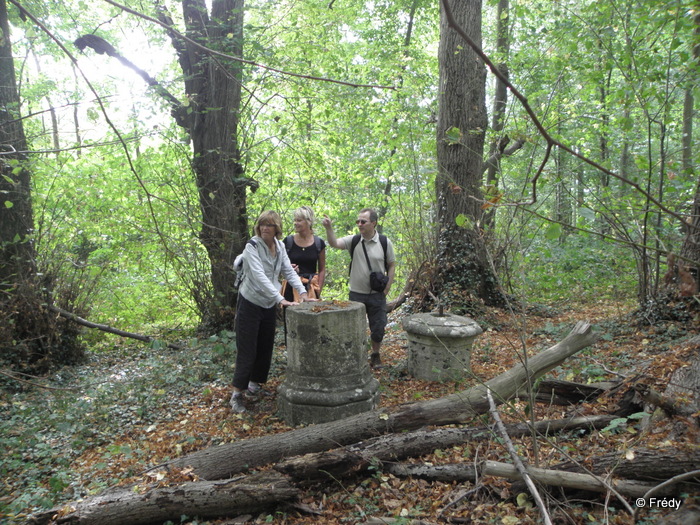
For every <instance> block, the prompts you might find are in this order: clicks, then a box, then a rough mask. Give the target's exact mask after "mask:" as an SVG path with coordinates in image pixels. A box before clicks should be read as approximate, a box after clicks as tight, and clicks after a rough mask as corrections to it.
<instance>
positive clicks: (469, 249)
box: [436, 0, 505, 310]
mask: <svg viewBox="0 0 700 525" xmlns="http://www.w3.org/2000/svg"><path fill="white" fill-rule="evenodd" d="M452 4H453V13H452V14H453V16H454V21H455V23H457V24H458V25H459V26H461V27H462V28H463V29H464V30H465V32H466V33H467V34H468V35H469V36H470V38H471V39H472V40H473V41H474V42H475V43H476V44H477V45H481V1H480V0H474V1H471V2H452ZM441 6H442V4H441ZM438 60H439V65H440V99H439V110H438V122H437V159H438V175H437V179H436V192H437V205H438V223H439V226H440V233H439V239H438V242H439V250H438V265H437V267H438V278H437V280H436V292H437V295H438V296H439V298H440V300H441V302H442V303H443V304H446V305H452V306H453V308H455V309H456V310H459V307H460V306H466V307H468V306H469V305H473V304H474V303H475V302H476V300H481V301H484V302H485V303H486V304H487V305H492V306H502V305H504V304H505V297H504V295H503V293H502V292H501V290H500V287H499V283H498V279H497V277H496V275H495V274H494V273H493V271H492V269H491V265H490V262H489V257H488V254H487V251H486V246H485V243H484V239H483V237H482V235H481V230H482V222H481V221H482V214H483V212H482V208H481V205H482V202H483V195H482V193H481V189H480V188H481V185H482V173H483V154H484V135H485V132H486V128H487V126H488V120H487V114H486V102H485V97H486V94H485V81H486V69H485V66H484V64H483V62H481V61H480V60H479V59H478V57H477V56H476V54H475V53H474V52H473V51H472V49H471V48H470V47H469V46H468V45H467V44H466V43H465V42H464V41H462V39H461V38H460V36H459V35H458V34H457V33H456V32H455V31H454V30H453V29H452V28H451V27H450V25H449V21H448V18H447V16H446V13H445V8H444V6H442V9H441V21H440V48H439V52H438Z"/></svg>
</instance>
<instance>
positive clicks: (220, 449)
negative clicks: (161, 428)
mask: <svg viewBox="0 0 700 525" xmlns="http://www.w3.org/2000/svg"><path fill="white" fill-rule="evenodd" d="M595 340H596V335H595V334H594V333H593V332H592V331H591V327H590V325H589V324H588V323H581V322H580V323H578V324H577V325H576V326H575V327H574V329H573V330H572V332H571V333H570V334H569V335H568V336H567V337H566V338H565V339H564V340H563V341H561V342H560V343H558V344H557V345H555V346H553V347H551V348H549V349H548V350H545V351H543V352H541V353H539V354H537V355H535V356H533V357H531V358H530V359H529V361H528V363H529V368H525V367H524V366H522V365H518V366H516V367H514V368H513V369H511V370H509V371H508V372H505V373H503V374H501V375H499V376H498V377H496V378H494V379H492V380H490V381H489V382H487V383H486V384H483V385H479V386H476V387H473V388H471V389H468V390H466V391H464V392H460V393H457V394H452V395H450V396H447V397H445V398H442V399H436V400H431V401H425V402H422V403H416V404H411V405H406V406H402V407H398V408H397V409H395V410H387V409H384V410H377V411H374V412H369V413H365V414H360V415H357V416H353V417H350V418H346V419H343V420H340V421H335V422H331V423H324V424H320V425H312V426H309V427H306V428H301V429H297V430H293V431H290V432H286V433H284V434H275V435H272V436H266V437H262V438H254V439H249V440H245V441H241V442H237V443H232V444H228V445H220V446H217V447H211V448H208V449H205V450H203V451H200V452H196V453H194V454H190V455H188V456H184V457H183V458H179V459H177V460H174V461H172V462H168V463H165V464H163V465H161V466H160V468H166V469H167V468H169V467H172V468H179V467H184V466H191V469H192V471H191V472H192V473H193V474H194V475H196V476H198V477H199V478H201V479H204V480H207V479H208V480H209V481H197V482H190V483H185V484H181V485H177V486H175V487H164V488H157V487H147V488H146V489H145V493H140V492H139V491H138V490H135V489H138V487H129V488H123V489H115V490H110V491H108V492H106V493H104V494H102V495H98V496H96V497H94V498H90V499H88V500H85V501H82V502H80V503H76V504H74V505H72V506H68V507H67V509H66V511H65V512H60V511H56V510H54V511H50V512H47V513H42V514H41V515H37V516H35V517H33V518H32V520H31V521H30V523H35V524H45V523H48V522H49V521H50V520H51V519H54V522H55V523H57V524H79V525H84V524H98V523H99V524H105V525H122V524H124V525H126V524H129V525H139V524H145V523H151V522H161V523H162V522H164V521H166V520H169V519H170V520H176V519H179V518H180V516H182V515H193V516H199V517H213V516H214V515H217V516H226V515H240V514H245V513H251V512H256V511H259V510H263V509H267V510H269V509H270V508H274V506H275V505H276V504H279V503H280V502H283V501H288V500H289V499H290V498H294V497H295V495H296V494H298V490H299V489H298V487H297V486H296V485H295V484H294V483H293V482H292V480H291V479H290V478H291V477H290V476H287V475H284V474H281V473H277V472H274V471H272V472H267V473H262V474H260V473H259V474H254V475H251V476H243V477H241V478H238V479H236V480H230V479H229V480H226V481H220V482H215V481H211V480H212V479H222V478H226V477H231V475H232V474H233V473H235V472H240V471H243V470H245V469H248V468H252V467H254V466H256V467H257V466H261V465H263V464H269V463H273V462H276V461H278V460H280V459H282V458H284V457H289V456H294V455H299V454H303V453H307V452H319V451H324V450H327V449H330V448H333V447H338V446H340V445H347V444H351V443H355V442H358V441H361V440H362V439H367V438H370V437H376V436H378V435H382V434H387V433H391V432H396V431H403V430H413V429H417V428H421V427H424V426H426V425H447V424H454V423H462V422H465V421H468V420H469V419H471V418H472V417H474V416H475V415H477V414H480V413H483V412H485V411H488V408H489V404H488V401H487V399H486V392H487V390H489V389H490V390H491V391H492V393H493V394H494V396H496V398H497V400H498V401H501V402H502V401H503V400H505V399H509V398H511V397H512V395H513V394H514V393H515V391H516V390H517V389H518V388H519V387H520V386H522V385H523V384H524V383H525V382H526V381H528V380H532V379H534V378H536V377H538V376H540V375H542V374H544V373H546V372H547V371H549V370H551V369H552V368H554V367H556V366H558V365H559V364H560V363H561V362H563V361H564V360H565V359H566V358H567V357H569V356H571V355H573V354H574V353H576V352H577V351H579V350H580V349H582V348H585V347H586V346H588V345H590V344H591V343H593V342H594V341H595ZM327 454H330V453H327ZM151 470H152V469H151ZM256 476H260V477H259V478H256ZM268 476H272V477H268ZM260 489H262V490H260Z"/></svg>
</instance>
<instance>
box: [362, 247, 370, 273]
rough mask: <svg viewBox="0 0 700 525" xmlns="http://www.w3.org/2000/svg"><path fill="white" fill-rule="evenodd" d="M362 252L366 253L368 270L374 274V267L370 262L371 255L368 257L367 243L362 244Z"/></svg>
mask: <svg viewBox="0 0 700 525" xmlns="http://www.w3.org/2000/svg"><path fill="white" fill-rule="evenodd" d="M362 251H363V252H365V259H367V268H369V273H372V265H371V264H370V262H369V255H367V247H366V246H365V243H364V242H363V243H362Z"/></svg>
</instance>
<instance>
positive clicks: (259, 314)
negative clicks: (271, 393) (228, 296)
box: [233, 294, 277, 390]
mask: <svg viewBox="0 0 700 525" xmlns="http://www.w3.org/2000/svg"><path fill="white" fill-rule="evenodd" d="M276 323H277V306H273V307H272V308H261V307H260V306H258V305H256V304H253V303H251V302H250V301H248V300H247V299H246V298H245V297H243V296H242V295H240V294H238V304H237V307H236V370H235V371H234V373H233V386H234V387H236V388H240V389H241V390H245V389H246V388H248V382H249V381H255V382H256V383H264V382H265V381H267V375H268V373H269V372H270V366H271V365H272V350H273V347H274V345H275V325H276Z"/></svg>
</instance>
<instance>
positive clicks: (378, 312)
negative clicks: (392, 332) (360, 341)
mask: <svg viewBox="0 0 700 525" xmlns="http://www.w3.org/2000/svg"><path fill="white" fill-rule="evenodd" d="M350 300H351V301H356V302H358V303H363V304H364V305H365V310H366V312H367V320H368V321H369V331H370V334H371V335H370V338H371V339H372V341H374V342H375V343H381V342H382V339H384V329H385V328H386V323H387V315H386V295H384V294H383V293H371V294H370V293H358V292H350Z"/></svg>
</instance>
